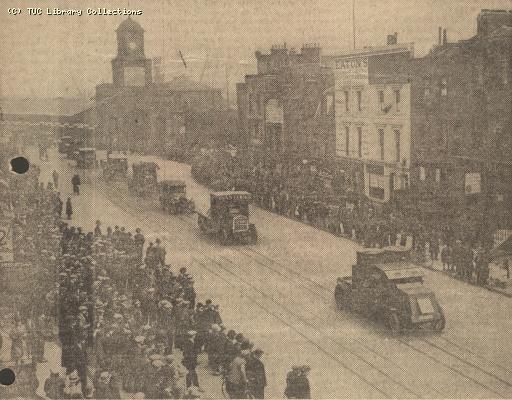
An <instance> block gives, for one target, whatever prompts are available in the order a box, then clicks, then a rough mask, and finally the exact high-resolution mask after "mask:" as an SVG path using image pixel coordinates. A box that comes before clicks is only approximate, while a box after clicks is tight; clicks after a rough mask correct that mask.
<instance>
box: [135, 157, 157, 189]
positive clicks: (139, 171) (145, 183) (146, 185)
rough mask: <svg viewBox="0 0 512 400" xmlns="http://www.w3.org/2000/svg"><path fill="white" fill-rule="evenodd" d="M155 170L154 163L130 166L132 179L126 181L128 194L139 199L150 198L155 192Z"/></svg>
mask: <svg viewBox="0 0 512 400" xmlns="http://www.w3.org/2000/svg"><path fill="white" fill-rule="evenodd" d="M157 169H159V167H158V164H157V163H155V162H145V161H143V162H139V163H134V164H132V171H133V173H132V177H131V179H128V190H129V192H130V193H132V194H134V195H136V196H140V197H150V196H152V195H153V194H154V193H155V192H156V190H157Z"/></svg>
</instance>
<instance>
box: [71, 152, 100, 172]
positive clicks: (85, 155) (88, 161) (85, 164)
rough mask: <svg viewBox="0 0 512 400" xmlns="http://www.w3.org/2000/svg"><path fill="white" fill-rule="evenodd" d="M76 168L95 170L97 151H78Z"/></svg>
mask: <svg viewBox="0 0 512 400" xmlns="http://www.w3.org/2000/svg"><path fill="white" fill-rule="evenodd" d="M76 166H77V168H80V169H93V168H95V167H96V149H93V148H91V147H82V148H80V149H78V155H77V157H76Z"/></svg>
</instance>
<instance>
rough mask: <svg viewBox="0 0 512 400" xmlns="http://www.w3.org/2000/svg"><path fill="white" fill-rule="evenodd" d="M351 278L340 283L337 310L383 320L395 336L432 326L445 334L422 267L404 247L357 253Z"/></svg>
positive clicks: (442, 317) (436, 304)
mask: <svg viewBox="0 0 512 400" xmlns="http://www.w3.org/2000/svg"><path fill="white" fill-rule="evenodd" d="M357 256H358V257H357V259H358V261H357V263H356V265H354V266H352V276H351V277H340V278H338V280H337V284H336V289H335V292H334V297H335V301H336V304H337V306H338V308H340V309H344V310H347V311H352V312H355V313H358V314H361V315H363V316H365V317H367V318H370V319H384V320H385V322H386V324H387V326H388V327H389V328H390V330H391V331H392V332H393V333H399V332H401V331H403V330H404V329H412V328H415V327H420V326H429V327H430V328H431V329H432V330H434V331H442V330H443V329H444V326H445V322H446V321H445V317H444V313H443V310H442V308H441V306H440V305H439V303H438V301H437V299H436V297H435V294H434V292H433V291H432V290H431V289H429V288H428V287H426V286H425V285H424V283H423V278H424V273H423V270H422V268H420V267H418V266H415V265H414V264H412V263H411V262H410V254H409V252H408V251H407V250H405V249H404V248H396V247H388V248H384V249H365V250H363V251H361V252H358V254H357Z"/></svg>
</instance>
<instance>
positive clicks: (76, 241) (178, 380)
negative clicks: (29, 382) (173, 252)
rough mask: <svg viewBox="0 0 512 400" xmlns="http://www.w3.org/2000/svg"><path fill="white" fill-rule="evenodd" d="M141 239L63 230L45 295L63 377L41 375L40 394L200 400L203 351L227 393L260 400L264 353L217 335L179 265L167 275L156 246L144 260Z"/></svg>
mask: <svg viewBox="0 0 512 400" xmlns="http://www.w3.org/2000/svg"><path fill="white" fill-rule="evenodd" d="M144 242H145V238H144V236H143V234H142V233H141V230H140V229H137V230H136V232H135V234H134V235H132V234H131V233H130V232H127V231H126V230H125V229H124V228H123V227H118V226H116V227H115V228H114V229H113V230H112V229H110V228H107V229H106V231H105V234H103V232H102V227H101V222H100V221H97V222H96V227H95V229H94V232H89V233H84V232H82V230H81V229H80V228H75V227H70V226H67V225H65V224H62V242H61V251H62V263H61V266H60V269H59V271H60V272H59V278H60V279H59V284H58V290H57V293H55V296H53V297H54V298H56V299H57V307H56V308H57V309H58V310H59V316H58V323H59V338H60V342H61V344H62V366H63V367H65V368H66V376H65V378H60V379H58V377H57V376H56V375H55V374H53V375H52V376H50V377H49V378H48V381H47V384H46V385H45V387H46V389H47V390H48V393H49V394H51V395H53V394H55V393H56V392H58V391H59V390H60V389H58V388H61V389H62V391H63V392H62V393H63V395H64V397H71V398H87V397H91V396H92V397H94V398H120V392H121V391H124V392H126V393H144V398H155V399H156V398H190V397H192V398H195V397H199V395H200V393H201V392H202V391H203V389H202V388H201V386H200V383H199V379H198V375H197V372H196V368H197V366H198V355H199V354H200V353H202V352H206V354H207V357H208V366H209V368H210V369H211V371H212V373H213V374H219V373H220V372H221V371H222V372H223V373H225V374H227V380H228V382H230V384H229V385H228V386H227V387H228V393H230V395H234V394H235V393H238V392H236V390H237V387H238V385H239V386H240V387H241V386H243V387H244V389H245V388H247V387H250V388H251V389H250V390H253V391H254V393H259V394H260V395H261V397H263V390H264V386H265V384H266V381H265V372H264V367H263V364H262V363H261V361H260V358H261V355H262V354H263V352H262V351H261V350H260V349H254V348H253V347H254V345H253V344H252V343H251V342H250V341H249V340H248V339H246V338H244V336H243V334H241V333H238V334H237V333H236V332H235V331H233V330H229V331H228V332H226V329H225V327H224V325H223V323H222V318H221V315H220V312H219V306H218V305H215V304H214V303H213V301H212V300H211V299H208V300H206V301H205V302H204V303H201V302H196V293H195V290H194V281H193V278H192V277H191V276H190V275H189V274H188V273H187V270H186V268H184V267H182V268H180V269H179V272H176V273H173V272H172V268H171V266H170V265H168V264H166V261H165V259H166V251H165V248H164V247H163V246H161V241H160V240H159V239H157V240H156V241H155V244H153V243H149V245H148V246H147V249H146V251H145V256H144V257H143V252H144V251H143V249H144ZM180 356H181V361H180ZM241 360H242V361H241ZM251 366H254V368H252V369H251ZM91 371H94V373H93V374H92V377H91ZM237 372H239V374H238V375H237ZM91 378H92V379H91ZM238 390H241V389H239V388H238ZM237 397H239V396H237ZM240 397H242V396H240ZM57 398H59V397H57Z"/></svg>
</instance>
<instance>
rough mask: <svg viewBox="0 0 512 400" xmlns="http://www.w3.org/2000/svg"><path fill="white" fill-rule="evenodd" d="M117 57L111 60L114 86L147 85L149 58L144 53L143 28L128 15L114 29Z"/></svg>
mask: <svg viewBox="0 0 512 400" xmlns="http://www.w3.org/2000/svg"><path fill="white" fill-rule="evenodd" d="M116 34H117V57H116V58H114V59H113V60H112V82H113V83H114V86H148V85H150V84H151V82H152V77H151V60H150V59H148V58H146V56H145V55H144V29H142V27H141V26H140V25H139V24H138V23H137V22H135V21H134V20H133V19H131V18H130V17H128V18H127V19H125V20H124V21H123V22H121V24H119V26H118V28H117V29H116Z"/></svg>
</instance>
